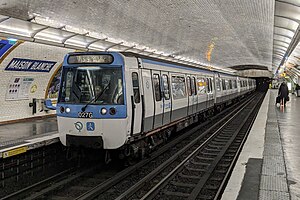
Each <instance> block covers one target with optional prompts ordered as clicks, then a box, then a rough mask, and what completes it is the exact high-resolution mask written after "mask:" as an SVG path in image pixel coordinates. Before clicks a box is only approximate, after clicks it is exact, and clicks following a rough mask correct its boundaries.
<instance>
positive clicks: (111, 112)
mask: <svg viewBox="0 0 300 200" xmlns="http://www.w3.org/2000/svg"><path fill="white" fill-rule="evenodd" d="M116 112H117V111H116V109H115V108H110V109H109V114H111V115H115V114H116Z"/></svg>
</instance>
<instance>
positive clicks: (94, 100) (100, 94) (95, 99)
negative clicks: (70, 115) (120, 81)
mask: <svg viewBox="0 0 300 200" xmlns="http://www.w3.org/2000/svg"><path fill="white" fill-rule="evenodd" d="M109 85H110V81H109V82H108V84H107V85H106V86H105V88H104V89H103V90H102V92H100V93H99V95H98V96H97V97H96V98H92V99H91V100H90V101H89V102H87V104H85V105H84V106H83V107H82V108H81V111H82V112H84V111H85V109H86V107H87V106H88V105H90V104H91V103H92V102H96V101H97V100H98V99H99V98H100V97H101V96H102V95H103V94H104V92H105V91H106V90H107V88H108V86H109Z"/></svg>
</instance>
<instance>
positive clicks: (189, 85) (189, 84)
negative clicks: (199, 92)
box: [186, 76, 192, 96]
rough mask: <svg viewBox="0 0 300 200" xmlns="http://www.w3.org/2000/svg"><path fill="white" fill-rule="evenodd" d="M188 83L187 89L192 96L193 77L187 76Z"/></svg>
mask: <svg viewBox="0 0 300 200" xmlns="http://www.w3.org/2000/svg"><path fill="white" fill-rule="evenodd" d="M186 85H187V91H188V94H189V96H192V89H191V77H189V76H188V77H186Z"/></svg>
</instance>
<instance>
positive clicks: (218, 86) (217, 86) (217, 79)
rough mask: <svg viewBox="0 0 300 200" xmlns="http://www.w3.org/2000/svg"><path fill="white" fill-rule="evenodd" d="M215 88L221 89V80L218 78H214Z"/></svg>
mask: <svg viewBox="0 0 300 200" xmlns="http://www.w3.org/2000/svg"><path fill="white" fill-rule="evenodd" d="M216 89H217V91H221V81H220V79H219V78H216Z"/></svg>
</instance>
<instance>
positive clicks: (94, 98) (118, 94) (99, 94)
mask: <svg viewBox="0 0 300 200" xmlns="http://www.w3.org/2000/svg"><path fill="white" fill-rule="evenodd" d="M61 84H62V86H61V91H60V95H59V99H58V102H60V103H75V104H85V103H88V102H90V103H89V104H96V105H103V104H109V105H122V104H124V95H123V81H122V68H121V67H99V66H95V67H92V66H81V67H76V68H75V67H72V68H65V69H63V72H62V82H61Z"/></svg>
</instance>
